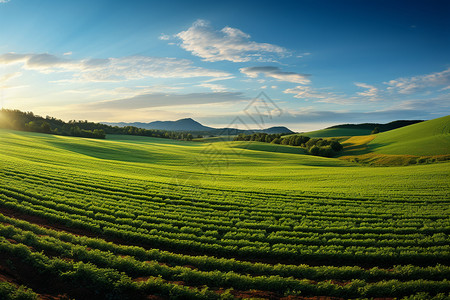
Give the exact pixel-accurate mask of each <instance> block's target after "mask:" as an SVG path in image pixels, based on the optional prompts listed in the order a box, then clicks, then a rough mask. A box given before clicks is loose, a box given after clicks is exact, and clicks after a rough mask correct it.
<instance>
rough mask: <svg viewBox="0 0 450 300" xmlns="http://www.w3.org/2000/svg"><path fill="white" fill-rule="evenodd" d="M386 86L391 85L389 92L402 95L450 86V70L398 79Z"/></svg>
mask: <svg viewBox="0 0 450 300" xmlns="http://www.w3.org/2000/svg"><path fill="white" fill-rule="evenodd" d="M385 84H387V85H389V87H388V88H387V89H388V90H390V91H393V92H398V93H400V94H412V93H415V92H417V91H421V90H425V89H427V88H430V87H436V86H443V85H449V84H450V68H448V69H447V70H444V71H442V72H436V73H431V74H428V75H421V76H414V77H409V78H398V79H394V80H391V81H388V82H385Z"/></svg>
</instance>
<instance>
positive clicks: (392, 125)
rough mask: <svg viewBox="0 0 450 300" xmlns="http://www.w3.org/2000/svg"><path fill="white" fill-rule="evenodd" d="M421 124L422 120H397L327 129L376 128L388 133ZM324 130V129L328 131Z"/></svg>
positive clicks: (337, 126) (336, 126)
mask: <svg viewBox="0 0 450 300" xmlns="http://www.w3.org/2000/svg"><path fill="white" fill-rule="evenodd" d="M420 122H423V120H397V121H393V122H389V123H386V124H379V123H362V124H342V125H335V126H331V127H328V128H346V129H367V130H373V129H375V127H378V129H379V130H380V132H381V131H389V130H392V129H397V128H400V127H404V126H408V125H412V124H416V123H420ZM328 128H326V129H328Z"/></svg>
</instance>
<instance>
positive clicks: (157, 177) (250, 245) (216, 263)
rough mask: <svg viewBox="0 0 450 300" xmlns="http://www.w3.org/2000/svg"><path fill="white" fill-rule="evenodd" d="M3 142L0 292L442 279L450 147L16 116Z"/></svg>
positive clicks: (232, 289)
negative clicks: (376, 155) (373, 160)
mask: <svg viewBox="0 0 450 300" xmlns="http://www.w3.org/2000/svg"><path fill="white" fill-rule="evenodd" d="M439 122H440V123H439V124H442V120H441V121H439ZM418 125H421V124H418ZM418 125H417V126H418ZM412 126H416V125H412ZM398 130H401V129H398ZM388 133H389V132H387V133H383V134H384V135H386V137H385V138H384V137H383V136H382V135H381V134H380V136H379V137H377V138H376V139H374V140H373V142H376V141H378V138H380V140H382V138H383V141H384V143H385V144H386V145H387V144H388V143H392V141H389V140H388V138H389V136H388ZM367 142H369V144H368V145H369V146H368V147H369V148H370V144H371V143H372V142H371V141H369V140H367V141H365V142H364V144H366V143H367ZM0 147H1V149H2V151H1V152H0V162H1V164H0V179H1V186H0V213H1V214H0V219H1V220H0V232H1V234H0V249H1V250H0V254H1V255H0V265H1V268H0V275H1V276H2V278H4V279H5V280H2V281H5V282H7V283H4V284H3V285H2V286H0V295H2V293H4V294H5V295H13V293H16V294H20V293H22V294H23V295H25V296H23V297H28V298H33V297H41V298H43V297H47V299H48V298H50V299H58V297H62V295H66V296H67V297H69V298H75V299H86V298H89V297H94V298H96V299H146V298H147V297H148V296H149V295H152V297H154V298H155V299H165V298H168V297H172V298H175V297H178V298H182V299H186V298H193V299H197V298H203V299H217V298H225V299H232V298H233V297H236V298H245V297H254V298H258V297H259V298H270V299H281V298H286V299H296V298H297V299H301V298H302V297H317V296H326V297H336V298H371V297H388V298H403V297H409V296H413V295H422V297H428V298H429V297H433V296H436V297H437V298H445V297H446V295H448V293H449V292H450V283H449V282H448V278H449V277H450V244H449V234H450V218H449V216H450V205H449V202H450V200H449V195H448V190H449V188H450V184H449V180H448V179H449V178H448V175H449V173H448V172H449V168H450V163H448V162H440V163H434V164H415V165H410V166H406V167H404V166H383V167H370V166H365V165H361V164H356V163H352V162H349V161H345V160H340V159H335V158H323V157H315V156H311V155H304V154H303V151H302V149H299V148H295V147H290V146H283V145H273V144H265V143H257V142H232V141H220V140H218V141H216V142H213V143H209V142H185V141H175V140H168V139H158V138H150V137H139V136H121V135H108V136H107V137H106V139H105V140H92V139H85V138H77V137H67V136H54V135H45V134H39V133H30V132H19V131H12V130H0ZM386 147H387V146H386ZM380 149H381V148H380ZM396 149H400V147H399V146H396ZM419 154H421V153H419ZM438 154H441V153H438ZM30 274H38V275H37V276H30ZM48 280H51V281H52V282H53V284H51V285H49V284H47V283H46V282H47V281H48ZM21 285H22V286H24V287H22V289H20V290H18V289H14V292H11V286H13V287H16V286H21ZM27 288H28V289H27ZM93 293H94V295H93ZM11 297H13V296H11ZM152 299H153V298H152Z"/></svg>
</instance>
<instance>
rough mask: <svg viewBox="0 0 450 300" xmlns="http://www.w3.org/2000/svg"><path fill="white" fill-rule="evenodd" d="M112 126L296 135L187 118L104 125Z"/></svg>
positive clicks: (280, 128)
mask: <svg viewBox="0 0 450 300" xmlns="http://www.w3.org/2000/svg"><path fill="white" fill-rule="evenodd" d="M104 124H107V125H110V126H118V127H125V126H133V127H138V128H144V129H157V130H168V131H189V132H194V133H202V134H214V135H236V134H239V133H254V132H264V133H272V134H273V133H284V134H291V133H294V132H293V131H292V130H290V129H289V128H287V127H284V126H275V127H270V128H267V129H254V130H239V129H234V128H213V127H208V126H204V125H202V124H200V123H199V122H197V121H195V120H193V119H191V118H185V119H180V120H177V121H155V122H150V123H142V122H133V123H125V122H120V123H106V122H105V123H104Z"/></svg>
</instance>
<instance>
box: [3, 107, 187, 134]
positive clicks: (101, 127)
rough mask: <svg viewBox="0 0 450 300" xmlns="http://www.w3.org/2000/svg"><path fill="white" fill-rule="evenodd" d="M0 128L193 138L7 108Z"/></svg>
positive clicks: (50, 132) (44, 131)
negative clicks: (61, 118) (44, 115)
mask: <svg viewBox="0 0 450 300" xmlns="http://www.w3.org/2000/svg"><path fill="white" fill-rule="evenodd" d="M0 128H6V129H14V130H21V131H31V132H40V133H48V134H56V135H66V136H77V137H85V138H97V139H104V138H105V137H106V134H124V135H139V136H148V137H157V138H166V139H174V140H186V141H190V140H192V139H193V136H192V134H191V133H186V132H176V131H167V130H156V129H143V128H137V127H133V126H126V127H118V126H110V125H106V124H101V123H95V122H88V121H87V120H86V121H76V120H71V121H69V122H64V121H63V120H60V119H56V118H53V117H50V116H46V117H45V118H44V117H41V116H38V115H35V114H34V113H32V112H22V111H20V110H9V109H1V110H0Z"/></svg>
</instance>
